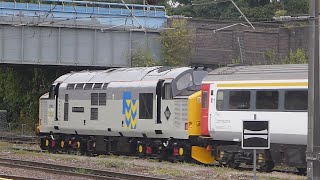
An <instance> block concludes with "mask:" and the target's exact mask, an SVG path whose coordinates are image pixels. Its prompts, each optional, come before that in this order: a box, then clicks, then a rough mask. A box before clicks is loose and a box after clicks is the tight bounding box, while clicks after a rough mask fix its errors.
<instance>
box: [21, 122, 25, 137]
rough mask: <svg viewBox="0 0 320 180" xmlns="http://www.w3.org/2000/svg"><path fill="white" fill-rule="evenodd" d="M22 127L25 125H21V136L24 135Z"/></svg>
mask: <svg viewBox="0 0 320 180" xmlns="http://www.w3.org/2000/svg"><path fill="white" fill-rule="evenodd" d="M24 125H25V124H21V135H23V134H24Z"/></svg>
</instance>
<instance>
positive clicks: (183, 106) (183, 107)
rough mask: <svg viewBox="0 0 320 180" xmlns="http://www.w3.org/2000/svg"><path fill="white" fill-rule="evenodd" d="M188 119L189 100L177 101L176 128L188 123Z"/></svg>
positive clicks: (175, 112) (175, 104) (175, 103)
mask: <svg viewBox="0 0 320 180" xmlns="http://www.w3.org/2000/svg"><path fill="white" fill-rule="evenodd" d="M187 119H188V100H187V99H177V100H175V101H174V126H176V127H180V126H183V127H184V124H185V123H186V122H187Z"/></svg>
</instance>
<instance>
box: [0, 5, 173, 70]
mask: <svg viewBox="0 0 320 180" xmlns="http://www.w3.org/2000/svg"><path fill="white" fill-rule="evenodd" d="M166 23H167V17H166V11H165V8H164V7H163V6H150V5H136V4H119V3H103V2H91V1H69V0H63V1H61V0H47V1H42V3H38V4H30V3H15V2H1V3H0V64H31V65H63V66H89V67H90V66H92V67H101V66H102V67H126V66H130V65H131V58H132V56H133V54H134V52H135V50H136V49H137V48H143V49H148V50H150V51H151V52H152V54H153V55H154V58H155V59H160V58H161V53H160V49H161V44H160V41H159V32H160V31H161V29H163V28H165V27H166Z"/></svg>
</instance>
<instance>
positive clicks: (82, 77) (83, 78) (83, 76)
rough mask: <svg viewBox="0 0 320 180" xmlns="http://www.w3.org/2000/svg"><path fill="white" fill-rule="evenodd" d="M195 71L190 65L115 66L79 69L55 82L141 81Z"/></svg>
mask: <svg viewBox="0 0 320 180" xmlns="http://www.w3.org/2000/svg"><path fill="white" fill-rule="evenodd" d="M187 71H191V72H192V71H193V69H192V68H189V67H179V68H171V67H161V66H157V67H137V68H113V69H108V70H94V71H89V70H86V71H79V72H71V73H68V74H65V75H63V76H61V77H59V78H58V79H56V81H55V82H60V83H61V82H66V83H79V82H82V83H83V82H95V83H97V82H111V81H113V82H115V81H140V80H148V81H150V80H158V79H174V78H176V77H178V76H179V75H181V74H182V73H184V72H187Z"/></svg>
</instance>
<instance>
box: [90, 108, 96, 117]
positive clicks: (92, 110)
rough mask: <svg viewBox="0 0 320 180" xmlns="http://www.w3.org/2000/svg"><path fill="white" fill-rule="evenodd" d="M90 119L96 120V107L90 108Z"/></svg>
mask: <svg viewBox="0 0 320 180" xmlns="http://www.w3.org/2000/svg"><path fill="white" fill-rule="evenodd" d="M90 119H91V120H98V108H91V113H90Z"/></svg>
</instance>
